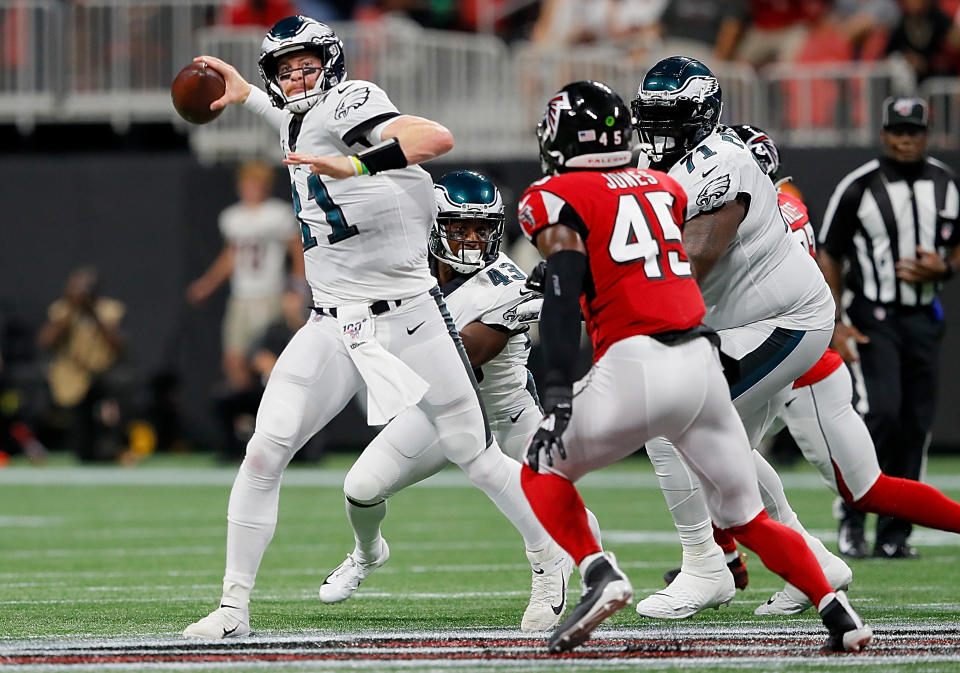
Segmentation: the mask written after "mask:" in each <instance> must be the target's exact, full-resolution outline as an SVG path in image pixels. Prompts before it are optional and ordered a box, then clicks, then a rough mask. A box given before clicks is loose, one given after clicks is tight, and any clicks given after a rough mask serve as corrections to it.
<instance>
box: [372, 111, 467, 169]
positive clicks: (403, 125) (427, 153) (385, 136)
mask: <svg viewBox="0 0 960 673" xmlns="http://www.w3.org/2000/svg"><path fill="white" fill-rule="evenodd" d="M391 138H396V139H397V140H398V141H399V143H400V149H402V150H403V155H404V156H405V157H406V158H407V164H408V165H413V164H420V163H423V162H424V161H430V160H431V159H436V158H437V157H440V156H443V155H444V154H446V153H447V152H449V151H450V150H452V149H453V134H452V133H450V131H449V129H447V127H445V126H443V125H442V124H438V123H437V122H435V121H431V120H429V119H424V118H423V117H415V116H413V115H403V116H402V117H398V118H397V119H395V120H394V121H392V122H391V123H389V124H387V125H386V126H385V127H384V129H383V131H382V132H381V134H380V139H381V140H390V139H391Z"/></svg>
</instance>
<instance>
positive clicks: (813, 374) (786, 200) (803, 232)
mask: <svg viewBox="0 0 960 673" xmlns="http://www.w3.org/2000/svg"><path fill="white" fill-rule="evenodd" d="M777 203H778V204H779V206H780V214H781V215H783V221H784V222H786V223H787V226H788V227H790V231H791V232H792V233H793V235H794V236H795V237H796V238H797V240H798V241H800V244H801V245H803V246H804V247H805V248H806V249H807V251H808V252H809V253H810V254H811V255H812V256H813V257H814V258H816V256H817V243H816V241H817V238H816V236H815V235H814V233H813V225H811V224H810V214H809V213H808V212H807V206H806V205H804V203H803V201H801V200H800V199H798V198H797V197H796V196H794V195H793V194H787V193H786V192H781V191H779V190H778V191H777ZM842 365H843V358H841V357H840V353H838V352H837V351H835V350H833V349H832V348H828V349H827V351H826V352H825V353H824V354H823V356H822V357H821V358H820V359H819V360H817V364H815V365H813V366H812V367H811V368H810V369H809V370H808V371H807V373H806V374H804V375H803V376H801V377H800V378H799V379H797V380H796V381H794V383H793V387H794V388H802V387H803V386H809V385H812V384H814V383H816V382H817V381H822V380H823V379H825V378H827V377H828V376H830V375H831V374H832V373H834V372H835V371H837V369H839V368H840V367H841V366H842Z"/></svg>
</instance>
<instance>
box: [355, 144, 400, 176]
mask: <svg viewBox="0 0 960 673" xmlns="http://www.w3.org/2000/svg"><path fill="white" fill-rule="evenodd" d="M357 158H358V159H359V160H360V161H362V162H363V165H364V166H366V167H367V170H368V171H370V174H371V175H373V174H374V173H379V172H381V171H389V170H392V169H394V168H406V167H407V155H406V154H404V153H403V150H402V149H401V148H400V141H399V140H397V139H396V138H391V139H390V140H387V141H385V142H382V143H380V144H379V145H374V146H373V147H371V148H370V149H368V150H364V151H363V152H360V153H359V154H357Z"/></svg>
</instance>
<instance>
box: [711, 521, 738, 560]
mask: <svg viewBox="0 0 960 673" xmlns="http://www.w3.org/2000/svg"><path fill="white" fill-rule="evenodd" d="M713 541H714V542H716V543H717V544H718V545H720V549H722V550H723V553H724V554H733V553H734V552H735V551H737V541H736V540H734V539H733V536H732V535H730V533H728V532H727V531H725V530H723V529H722V528H717V527H716V526H714V527H713Z"/></svg>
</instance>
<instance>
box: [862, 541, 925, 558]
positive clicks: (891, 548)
mask: <svg viewBox="0 0 960 673" xmlns="http://www.w3.org/2000/svg"><path fill="white" fill-rule="evenodd" d="M873 557H874V558H897V559H899V558H906V559H914V558H920V554H919V553H918V552H917V550H916V549H914V548H913V547H912V546H911V545H910V544H908V543H906V542H901V543H900V544H891V543H889V542H884V543H882V544H878V545H876V546H874V548H873Z"/></svg>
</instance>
